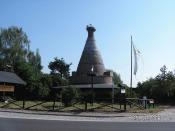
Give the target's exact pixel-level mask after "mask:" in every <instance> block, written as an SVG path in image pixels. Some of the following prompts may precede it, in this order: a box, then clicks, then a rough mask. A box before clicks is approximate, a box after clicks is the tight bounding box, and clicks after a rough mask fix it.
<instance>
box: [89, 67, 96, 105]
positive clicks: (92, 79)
mask: <svg viewBox="0 0 175 131" xmlns="http://www.w3.org/2000/svg"><path fill="white" fill-rule="evenodd" d="M95 75H96V74H95V73H94V66H93V65H92V68H91V72H90V76H91V92H92V106H93V103H94V76H95Z"/></svg>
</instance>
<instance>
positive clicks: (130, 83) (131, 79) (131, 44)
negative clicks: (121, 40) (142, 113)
mask: <svg viewBox="0 0 175 131" xmlns="http://www.w3.org/2000/svg"><path fill="white" fill-rule="evenodd" d="M132 48H133V43H132V35H131V80H130V97H131V96H132Z"/></svg>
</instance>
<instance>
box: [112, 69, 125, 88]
mask: <svg viewBox="0 0 175 131" xmlns="http://www.w3.org/2000/svg"><path fill="white" fill-rule="evenodd" d="M113 82H114V84H115V85H118V84H122V83H123V81H122V80H121V77H120V74H118V73H116V72H115V71H113Z"/></svg>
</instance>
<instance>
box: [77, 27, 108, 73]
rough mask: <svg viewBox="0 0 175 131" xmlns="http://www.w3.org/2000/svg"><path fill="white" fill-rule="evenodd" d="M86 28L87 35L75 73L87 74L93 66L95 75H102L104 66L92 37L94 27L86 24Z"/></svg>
mask: <svg viewBox="0 0 175 131" xmlns="http://www.w3.org/2000/svg"><path fill="white" fill-rule="evenodd" d="M86 29H87V31H88V37H87V40H86V44H85V47H84V50H83V53H82V55H81V58H80V62H79V64H78V68H77V74H79V75H87V73H89V72H90V71H91V68H92V66H93V68H94V73H96V75H103V74H104V72H105V67H104V64H103V60H102V57H101V54H100V52H99V50H98V49H97V46H96V42H95V38H94V32H95V31H96V29H95V28H94V27H93V26H92V25H89V26H87V28H86Z"/></svg>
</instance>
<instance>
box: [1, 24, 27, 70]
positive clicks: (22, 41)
mask: <svg viewBox="0 0 175 131" xmlns="http://www.w3.org/2000/svg"><path fill="white" fill-rule="evenodd" d="M29 42H30V41H29V39H28V37H27V35H26V33H25V32H24V31H23V30H22V28H18V27H15V26H12V27H9V28H7V29H6V28H1V29H0V47H1V48H0V61H1V62H0V63H1V65H2V66H3V67H4V68H5V67H6V65H11V66H14V64H15V62H16V61H25V60H26V57H27V55H28V52H29Z"/></svg>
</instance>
